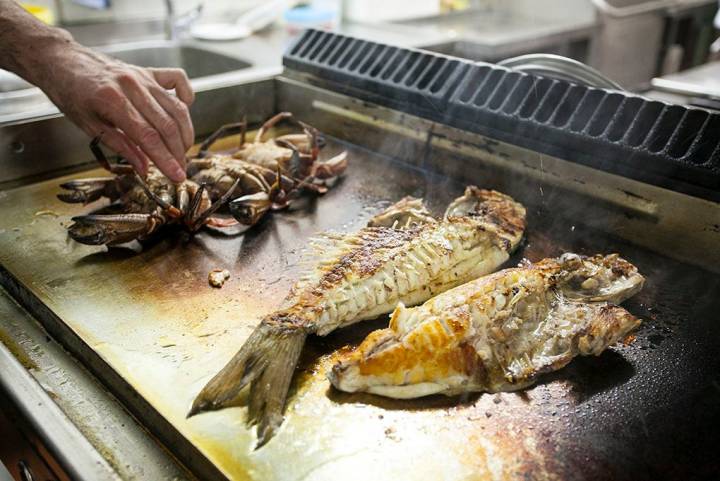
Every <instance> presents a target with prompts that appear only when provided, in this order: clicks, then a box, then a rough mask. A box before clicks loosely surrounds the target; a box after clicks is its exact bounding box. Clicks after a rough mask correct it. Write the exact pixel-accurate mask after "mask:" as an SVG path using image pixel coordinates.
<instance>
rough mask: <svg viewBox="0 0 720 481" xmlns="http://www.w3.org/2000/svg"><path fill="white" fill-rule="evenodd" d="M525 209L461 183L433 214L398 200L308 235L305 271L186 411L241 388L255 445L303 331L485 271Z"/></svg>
mask: <svg viewBox="0 0 720 481" xmlns="http://www.w3.org/2000/svg"><path fill="white" fill-rule="evenodd" d="M524 229H525V209H524V207H523V206H522V205H520V204H519V203H517V202H515V201H514V200H513V199H512V198H510V197H508V196H506V195H504V194H501V193H499V192H495V191H488V190H481V189H478V188H477V187H468V188H467V189H466V191H465V194H464V195H463V196H462V197H460V198H458V199H456V200H455V201H453V202H452V203H451V204H450V205H449V206H448V208H447V210H446V212H445V216H444V217H443V218H442V219H435V218H434V217H432V216H431V215H430V213H429V212H428V211H427V209H426V208H425V207H424V206H423V205H422V201H420V200H419V199H413V198H405V199H403V200H401V201H400V202H398V203H397V204H395V205H393V206H391V207H390V208H388V209H387V210H386V211H385V212H383V213H381V214H379V215H378V216H376V217H374V218H373V219H372V220H371V221H370V223H369V226H368V227H366V228H364V229H362V230H360V231H359V232H357V233H355V234H350V235H340V234H327V235H325V236H323V237H322V238H320V239H319V240H317V241H316V242H315V244H316V246H315V247H316V250H317V252H318V254H317V256H318V258H317V260H316V261H315V264H314V267H313V268H312V269H310V271H309V272H308V273H307V274H306V275H305V276H303V277H302V278H301V279H300V280H299V281H298V282H297V283H296V284H295V286H294V287H293V288H292V290H291V292H290V294H289V296H288V297H287V299H286V300H285V301H284V303H283V304H282V306H281V308H280V309H279V310H278V311H276V312H273V313H272V314H269V315H267V316H266V317H265V318H264V319H262V321H261V322H260V324H259V325H258V327H257V328H256V329H255V331H254V332H253V333H252V334H251V335H250V337H249V338H248V340H247V341H246V343H245V344H244V345H243V347H242V348H241V349H240V351H239V352H238V353H237V354H236V355H235V357H234V358H233V359H232V360H231V361H230V362H229V363H228V364H227V365H226V366H225V368H223V369H222V370H221V371H220V372H219V373H218V374H217V375H216V376H215V377H213V378H212V379H211V380H210V382H209V383H208V384H207V385H206V386H205V388H204V389H203V390H202V392H200V394H199V395H198V396H197V398H196V399H195V401H194V403H193V406H192V409H191V411H190V414H189V416H191V415H194V414H197V413H199V412H202V411H208V410H216V409H222V408H224V407H226V406H227V405H228V404H230V403H232V401H233V400H234V399H235V398H236V397H237V395H238V394H239V392H240V390H241V389H242V388H244V387H245V386H247V385H250V386H251V388H250V396H249V403H248V422H249V423H250V424H255V423H257V424H258V446H261V445H263V444H264V443H265V442H267V441H268V440H269V439H270V438H271V437H272V435H273V434H274V433H275V431H276V430H277V428H278V427H279V426H280V424H281V423H282V419H283V410H284V406H285V400H286V396H287V391H288V389H289V386H290V381H291V380H292V375H293V372H294V370H295V366H296V364H297V361H298V358H299V356H300V352H301V350H302V347H303V344H304V342H305V338H306V336H307V335H308V334H315V335H319V336H324V335H327V334H329V333H330V332H332V331H334V330H335V329H337V328H339V327H344V326H347V325H350V324H353V323H355V322H359V321H362V320H364V319H372V318H376V317H377V316H379V315H381V314H385V313H388V312H391V311H392V310H393V309H394V308H395V306H397V304H398V303H399V302H403V303H405V304H406V305H414V304H419V303H421V302H424V301H425V300H427V299H429V298H431V297H432V296H434V295H437V294H439V293H441V292H444V291H446V290H448V289H451V288H453V287H456V286H458V285H460V284H462V283H464V282H467V281H469V280H471V279H475V278H477V277H479V276H482V275H485V274H488V273H490V272H493V271H495V270H496V269H498V268H499V267H500V265H501V264H502V263H503V262H505V261H506V260H507V259H508V258H509V255H510V253H511V252H512V251H513V250H514V249H515V248H516V247H517V245H518V244H519V243H520V240H521V238H522V236H523V232H524Z"/></svg>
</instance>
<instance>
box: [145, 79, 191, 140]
mask: <svg viewBox="0 0 720 481" xmlns="http://www.w3.org/2000/svg"><path fill="white" fill-rule="evenodd" d="M150 93H151V94H152V95H153V97H154V98H155V100H156V101H157V102H158V103H159V104H160V106H162V108H163V109H165V112H167V113H169V114H170V115H171V116H172V118H173V119H174V121H175V125H176V126H177V128H178V129H179V130H180V136H181V138H182V143H183V146H184V147H185V151H187V149H189V148H190V147H191V146H192V144H193V142H194V141H195V129H193V124H192V119H190V110H189V109H188V108H187V105H185V104H184V103H183V102H181V101H180V100H178V99H177V97H174V96H173V95H170V94H169V93H168V92H167V91H165V90H162V89H160V88H157V89H151V90H150Z"/></svg>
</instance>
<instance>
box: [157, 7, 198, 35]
mask: <svg viewBox="0 0 720 481" xmlns="http://www.w3.org/2000/svg"><path fill="white" fill-rule="evenodd" d="M165 7H166V8H167V15H166V16H165V38H166V39H167V40H177V39H179V38H180V35H181V34H182V32H183V31H184V30H186V29H188V28H189V27H190V25H192V24H193V22H195V21H196V20H197V19H198V18H200V15H201V14H202V10H203V3H202V2H199V3H198V4H197V6H196V7H195V8H193V9H191V10H190V11H188V12H185V13H183V14H178V13H177V12H176V11H175V0H165Z"/></svg>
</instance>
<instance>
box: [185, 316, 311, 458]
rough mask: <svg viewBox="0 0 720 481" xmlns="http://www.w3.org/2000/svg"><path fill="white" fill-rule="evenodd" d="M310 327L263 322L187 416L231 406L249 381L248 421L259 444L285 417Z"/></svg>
mask: <svg viewBox="0 0 720 481" xmlns="http://www.w3.org/2000/svg"><path fill="white" fill-rule="evenodd" d="M306 337H307V330H306V329H305V328H304V327H303V326H302V325H298V323H297V322H292V321H290V322H288V320H287V319H285V320H284V322H275V323H266V322H263V323H261V324H260V325H259V326H258V327H257V328H255V330H254V331H253V333H252V334H251V335H250V337H249V338H248V340H247V341H246V342H245V344H244V345H243V347H242V348H241V349H240V351H239V352H238V353H237V354H235V356H234V357H233V358H232V360H230V362H229V363H228V364H227V365H226V366H225V367H224V368H223V369H222V370H221V371H220V372H219V373H217V374H216V375H215V377H213V378H212V379H211V380H210V382H208V383H207V385H206V386H205V387H204V388H203V390H202V391H200V394H198V396H197V397H196V398H195V401H194V402H193V405H192V408H191V409H190V412H189V413H188V417H190V416H194V415H195V414H199V413H201V412H205V411H215V410H218V409H223V408H225V407H228V406H229V405H230V404H231V403H232V402H233V401H234V400H235V399H236V398H237V396H238V394H239V393H240V391H241V390H242V389H243V388H244V387H245V386H247V385H250V397H249V402H248V424H249V425H253V424H257V425H258V431H257V433H258V443H257V447H256V448H259V447H261V446H262V445H264V444H265V443H266V442H268V441H269V440H270V439H271V438H272V437H273V436H274V435H275V432H276V431H277V429H278V428H279V427H280V425H281V424H282V421H283V410H284V408H285V400H286V398H287V393H288V390H289V388H290V381H291V380H292V377H293V373H294V372H295V366H296V365H297V362H298V359H299V357H300V353H301V352H302V348H303V345H304V344H305V338H306Z"/></svg>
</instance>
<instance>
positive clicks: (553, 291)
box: [329, 254, 644, 399]
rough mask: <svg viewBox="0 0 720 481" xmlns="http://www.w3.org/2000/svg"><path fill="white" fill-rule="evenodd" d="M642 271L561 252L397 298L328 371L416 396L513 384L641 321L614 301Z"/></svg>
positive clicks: (346, 382)
mask: <svg viewBox="0 0 720 481" xmlns="http://www.w3.org/2000/svg"><path fill="white" fill-rule="evenodd" d="M643 281H644V279H643V277H642V276H641V275H640V274H639V273H638V271H637V269H636V268H635V266H633V265H632V264H630V263H629V262H627V261H625V260H623V259H621V258H620V257H618V256H617V254H611V255H608V256H601V255H598V256H593V257H581V256H578V255H576V254H564V255H563V256H561V257H560V258H558V259H545V260H543V261H540V262H538V263H536V264H525V265H523V266H521V267H518V268H513V269H505V270H503V271H500V272H497V273H495V274H491V275H488V276H485V277H483V278H480V279H476V280H474V281H471V282H468V283H467V284H465V285H462V286H460V287H456V288H455V289H452V290H449V291H447V292H445V293H443V294H440V295H439V296H437V297H435V298H433V299H430V300H429V301H427V302H426V303H425V304H423V305H422V306H419V307H415V308H410V309H409V308H405V307H404V306H402V305H401V306H398V308H397V309H395V312H393V314H392V317H391V319H390V327H389V328H388V329H381V330H378V331H375V332H373V333H371V334H370V335H369V336H368V337H367V338H366V339H365V340H364V341H363V342H362V343H361V344H360V346H359V347H358V348H357V349H356V350H354V351H352V352H351V353H349V354H346V355H344V356H343V357H342V358H341V359H340V360H339V362H338V363H337V364H335V366H333V369H332V371H331V372H330V374H329V378H330V382H332V384H333V385H334V386H335V387H336V388H338V389H340V390H342V391H348V392H357V391H365V392H370V393H374V394H380V395H383V396H388V397H393V398H403V399H405V398H415V397H420V396H426V395H429V394H436V393H442V394H447V395H454V394H459V393H462V392H471V391H490V392H496V391H512V390H515V389H520V388H523V387H526V386H528V385H529V384H532V383H533V382H534V381H535V379H536V378H537V376H538V375H539V374H542V373H543V372H548V371H555V370H557V369H560V368H561V367H563V366H565V365H566V364H567V363H569V362H570V361H571V360H572V358H574V357H575V356H577V355H589V354H594V355H598V354H600V353H601V352H602V351H603V350H605V349H606V348H607V347H608V346H610V345H611V344H614V343H615V342H617V341H619V340H621V339H623V338H624V337H625V336H626V335H627V334H628V333H629V332H630V331H631V330H632V329H634V328H635V327H637V326H638V325H639V324H640V321H639V320H638V319H636V318H635V317H634V316H632V315H631V314H630V313H629V312H627V311H626V310H625V309H623V308H622V307H618V306H617V305H615V304H618V303H620V302H622V301H624V300H625V299H627V298H629V297H630V296H632V295H634V294H635V293H637V292H638V291H639V290H640V289H641V288H642V285H643Z"/></svg>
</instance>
